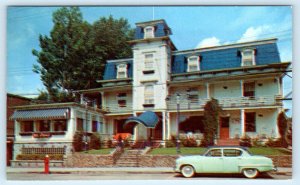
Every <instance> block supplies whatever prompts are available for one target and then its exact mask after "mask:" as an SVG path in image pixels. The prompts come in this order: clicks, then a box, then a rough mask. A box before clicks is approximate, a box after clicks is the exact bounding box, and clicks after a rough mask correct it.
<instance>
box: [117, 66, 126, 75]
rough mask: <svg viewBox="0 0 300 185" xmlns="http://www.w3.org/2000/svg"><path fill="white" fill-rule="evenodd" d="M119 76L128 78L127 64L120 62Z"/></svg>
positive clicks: (118, 67)
mask: <svg viewBox="0 0 300 185" xmlns="http://www.w3.org/2000/svg"><path fill="white" fill-rule="evenodd" d="M120 73H121V74H124V75H121V74H120ZM117 78H127V64H119V65H118V66H117Z"/></svg>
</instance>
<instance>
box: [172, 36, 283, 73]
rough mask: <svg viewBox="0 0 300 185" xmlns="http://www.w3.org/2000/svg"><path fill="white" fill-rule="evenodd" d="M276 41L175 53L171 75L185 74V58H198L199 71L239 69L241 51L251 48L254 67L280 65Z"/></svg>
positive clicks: (252, 42)
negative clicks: (253, 51) (253, 53)
mask: <svg viewBox="0 0 300 185" xmlns="http://www.w3.org/2000/svg"><path fill="white" fill-rule="evenodd" d="M276 41H277V39H265V40H259V41H251V42H244V43H235V44H229V45H223V46H215V47H209V48H200V49H193V50H185V51H175V52H173V56H172V73H173V74H179V73H186V72H187V58H188V57H189V56H200V70H201V71H208V70H219V69H229V68H238V67H241V60H242V57H241V50H243V49H247V48H252V49H255V51H256V56H255V61H256V65H257V66H259V65H267V64H274V63H280V57H279V51H278V48H277V44H276Z"/></svg>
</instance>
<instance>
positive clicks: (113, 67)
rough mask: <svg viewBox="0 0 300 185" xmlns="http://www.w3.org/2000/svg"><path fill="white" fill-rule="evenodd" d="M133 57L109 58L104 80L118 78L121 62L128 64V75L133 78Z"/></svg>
mask: <svg viewBox="0 0 300 185" xmlns="http://www.w3.org/2000/svg"><path fill="white" fill-rule="evenodd" d="M132 62H133V59H132V58H127V59H117V60H108V61H107V64H106V65H105V70H104V76H103V80H114V79H117V66H118V65H119V64H127V76H128V78H132V70H133V63H132Z"/></svg>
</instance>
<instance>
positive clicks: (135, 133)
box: [133, 112, 139, 141]
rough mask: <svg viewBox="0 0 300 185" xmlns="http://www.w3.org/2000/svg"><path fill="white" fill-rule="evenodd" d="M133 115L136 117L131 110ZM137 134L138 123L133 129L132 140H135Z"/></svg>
mask: <svg viewBox="0 0 300 185" xmlns="http://www.w3.org/2000/svg"><path fill="white" fill-rule="evenodd" d="M133 116H134V117H136V112H133ZM138 134H139V129H138V125H136V126H135V127H134V130H133V140H134V141H136V140H137V139H138Z"/></svg>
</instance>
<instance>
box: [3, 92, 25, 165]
mask: <svg viewBox="0 0 300 185" xmlns="http://www.w3.org/2000/svg"><path fill="white" fill-rule="evenodd" d="M30 102H31V99H30V98H25V97H22V96H18V95H14V94H10V93H7V96H6V165H7V166H9V165H10V160H12V158H13V144H14V138H15V132H14V128H15V124H14V120H11V119H9V118H10V117H11V116H12V114H13V113H14V108H13V107H14V106H20V105H28V104H30Z"/></svg>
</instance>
